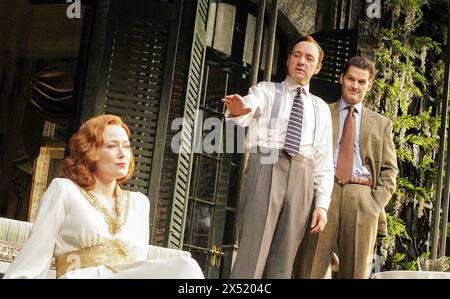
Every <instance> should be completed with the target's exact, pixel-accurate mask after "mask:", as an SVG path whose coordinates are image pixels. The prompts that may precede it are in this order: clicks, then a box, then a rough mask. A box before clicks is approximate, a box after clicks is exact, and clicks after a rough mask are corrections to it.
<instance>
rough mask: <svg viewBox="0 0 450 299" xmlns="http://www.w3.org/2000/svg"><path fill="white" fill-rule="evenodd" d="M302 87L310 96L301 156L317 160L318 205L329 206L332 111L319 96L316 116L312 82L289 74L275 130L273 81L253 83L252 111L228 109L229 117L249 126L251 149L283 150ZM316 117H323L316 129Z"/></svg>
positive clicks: (305, 98) (247, 99) (305, 109)
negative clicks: (241, 112) (235, 114)
mask: <svg viewBox="0 0 450 299" xmlns="http://www.w3.org/2000/svg"><path fill="white" fill-rule="evenodd" d="M298 87H303V88H304V89H305V91H306V95H305V94H302V99H303V128H302V137H301V142H300V152H299V155H301V156H304V157H307V158H310V159H311V160H313V176H314V189H315V197H316V207H320V208H324V209H328V206H329V203H330V200H331V199H330V196H331V192H332V190H333V181H334V169H333V148H332V147H333V145H332V143H333V132H332V122H331V113H330V109H329V107H328V105H327V104H326V103H325V102H324V101H323V100H321V99H318V98H317V97H316V99H318V101H317V102H318V109H319V115H315V113H314V106H313V102H312V101H313V98H312V95H311V94H310V93H309V85H306V86H300V85H299V84H297V83H296V82H295V81H294V80H292V79H291V78H290V77H289V76H287V77H286V79H285V80H284V81H283V82H282V94H281V99H280V110H279V115H278V118H277V119H276V121H275V126H274V128H273V129H271V128H269V122H270V118H271V117H270V115H271V113H272V105H273V101H274V94H275V84H274V83H272V82H260V83H258V84H257V85H256V86H252V87H251V88H250V89H249V93H248V95H246V96H245V97H243V99H244V101H245V103H246V104H247V105H248V106H249V107H250V108H251V109H252V111H251V112H250V113H248V114H246V115H242V116H238V117H232V116H231V115H230V112H229V111H228V110H227V111H226V112H225V119H226V120H227V121H229V120H233V121H234V122H236V124H238V125H240V126H242V127H247V126H248V127H249V129H248V132H247V136H246V143H245V145H246V148H247V150H249V149H250V148H253V147H256V146H259V147H266V148H277V149H282V148H283V147H284V141H285V139H286V132H287V126H288V123H289V116H290V113H291V108H292V104H293V102H294V97H295V94H296V89H297V88H298ZM315 117H320V121H319V122H317V124H318V128H315V126H316V121H315ZM314 134H316V135H315V136H314Z"/></svg>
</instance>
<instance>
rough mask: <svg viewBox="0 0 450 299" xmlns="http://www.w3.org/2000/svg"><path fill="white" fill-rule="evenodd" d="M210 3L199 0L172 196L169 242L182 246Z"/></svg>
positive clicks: (169, 243) (175, 245)
mask: <svg viewBox="0 0 450 299" xmlns="http://www.w3.org/2000/svg"><path fill="white" fill-rule="evenodd" d="M208 6H209V0H199V1H198V2H197V9H196V17H195V18H196V19H195V27H194V38H193V43H192V50H191V60H190V65H189V71H188V80H187V87H186V97H185V106H184V115H183V118H184V122H183V126H182V131H181V134H180V135H181V139H180V147H179V153H178V159H177V166H176V174H175V180H174V183H173V184H174V185H173V188H172V192H171V197H170V198H171V199H172V203H171V211H170V219H169V229H168V237H167V246H168V247H170V248H182V246H183V234H184V223H185V220H186V208H187V201H188V194H189V184H190V181H191V172H192V159H193V156H194V153H193V147H194V118H195V111H197V109H198V105H199V98H200V91H201V78H202V71H203V64H204V60H205V47H206V22H207V15H208Z"/></svg>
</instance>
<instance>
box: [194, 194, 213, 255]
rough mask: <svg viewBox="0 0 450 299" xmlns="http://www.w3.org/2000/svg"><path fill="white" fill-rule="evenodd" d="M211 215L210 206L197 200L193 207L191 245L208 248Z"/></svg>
mask: <svg viewBox="0 0 450 299" xmlns="http://www.w3.org/2000/svg"><path fill="white" fill-rule="evenodd" d="M211 217H212V206H210V205H208V204H205V203H201V202H198V201H197V202H196V204H195V207H194V217H193V227H192V245H194V246H198V247H203V248H209V230H210V228H211Z"/></svg>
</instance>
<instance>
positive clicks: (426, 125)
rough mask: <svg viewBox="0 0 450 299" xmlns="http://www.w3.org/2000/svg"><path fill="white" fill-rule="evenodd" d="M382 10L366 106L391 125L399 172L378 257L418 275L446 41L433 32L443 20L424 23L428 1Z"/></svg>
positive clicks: (401, 2)
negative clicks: (390, 121)
mask: <svg viewBox="0 0 450 299" xmlns="http://www.w3.org/2000/svg"><path fill="white" fill-rule="evenodd" d="M383 10H384V14H383V19H382V21H381V23H380V30H379V31H378V36H377V42H378V48H377V49H376V68H377V70H378V74H377V77H376V79H375V81H374V84H373V88H372V91H371V94H370V95H369V97H368V99H367V102H366V105H367V106H369V108H371V109H373V110H376V111H378V112H380V113H382V114H383V115H385V116H386V117H388V118H390V119H391V120H392V121H393V124H394V136H395V137H394V143H395V145H396V150H397V157H398V162H399V169H400V172H399V176H398V178H397V190H396V192H395V194H394V196H393V198H392V200H391V202H390V204H389V205H388V207H387V222H388V236H387V237H385V238H384V239H382V240H381V242H380V247H379V254H380V255H381V261H382V264H384V267H386V268H387V269H395V270H398V269H408V270H415V269H417V259H418V258H419V257H421V256H422V257H423V256H424V255H426V254H427V252H428V251H429V242H428V240H429V235H430V229H431V211H432V202H433V199H434V185H433V184H434V182H435V179H436V174H437V169H436V168H437V150H438V146H439V136H438V133H439V127H440V117H439V116H440V110H439V109H440V108H439V106H440V105H439V102H440V98H441V97H442V86H443V85H442V82H443V74H444V63H443V59H444V58H443V57H442V55H443V53H442V50H441V44H442V43H444V42H445V41H444V40H443V38H445V37H442V36H439V35H438V34H434V33H433V32H434V31H432V30H431V29H432V28H433V26H441V24H439V22H442V21H441V20H440V19H439V18H436V19H434V20H430V21H429V22H428V23H427V24H425V23H424V17H423V16H424V12H429V11H430V8H429V3H428V1H427V0H392V1H385V2H384V7H383ZM436 32H437V31H436Z"/></svg>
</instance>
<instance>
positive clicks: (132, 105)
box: [97, 0, 182, 231]
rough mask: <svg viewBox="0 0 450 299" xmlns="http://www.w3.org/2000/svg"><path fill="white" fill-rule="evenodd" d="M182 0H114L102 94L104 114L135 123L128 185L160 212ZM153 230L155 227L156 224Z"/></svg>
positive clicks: (103, 72) (151, 216) (128, 187)
mask: <svg viewBox="0 0 450 299" xmlns="http://www.w3.org/2000/svg"><path fill="white" fill-rule="evenodd" d="M181 5H182V1H181V0H174V1H170V2H167V1H158V0H132V1H128V0H127V1H125V0H112V1H111V8H110V12H109V17H108V25H107V34H106V37H107V39H106V42H105V52H104V61H103V63H102V66H103V69H102V77H101V78H99V79H98V83H97V84H98V86H99V91H98V97H99V99H104V106H103V109H98V111H99V112H103V113H104V114H108V113H110V114H115V115H118V116H121V117H122V118H123V120H124V121H125V122H126V123H127V125H128V126H129V128H130V130H131V133H132V136H131V145H132V147H133V150H134V157H135V174H134V177H133V178H132V179H131V180H128V181H127V183H126V184H125V189H127V190H131V191H140V192H142V193H144V194H146V195H147V196H148V197H149V199H150V205H151V207H150V212H151V215H150V224H151V225H152V224H153V222H154V218H155V211H156V206H157V200H158V192H159V187H160V186H159V185H160V178H161V168H162V161H163V159H162V157H163V155H164V144H165V135H166V131H167V123H168V113H169V104H170V96H171V89H172V78H173V71H174V64H175V54H176V49H177V38H178V30H179V22H180V13H181ZM150 229H151V231H152V230H153V227H151V228H150Z"/></svg>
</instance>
